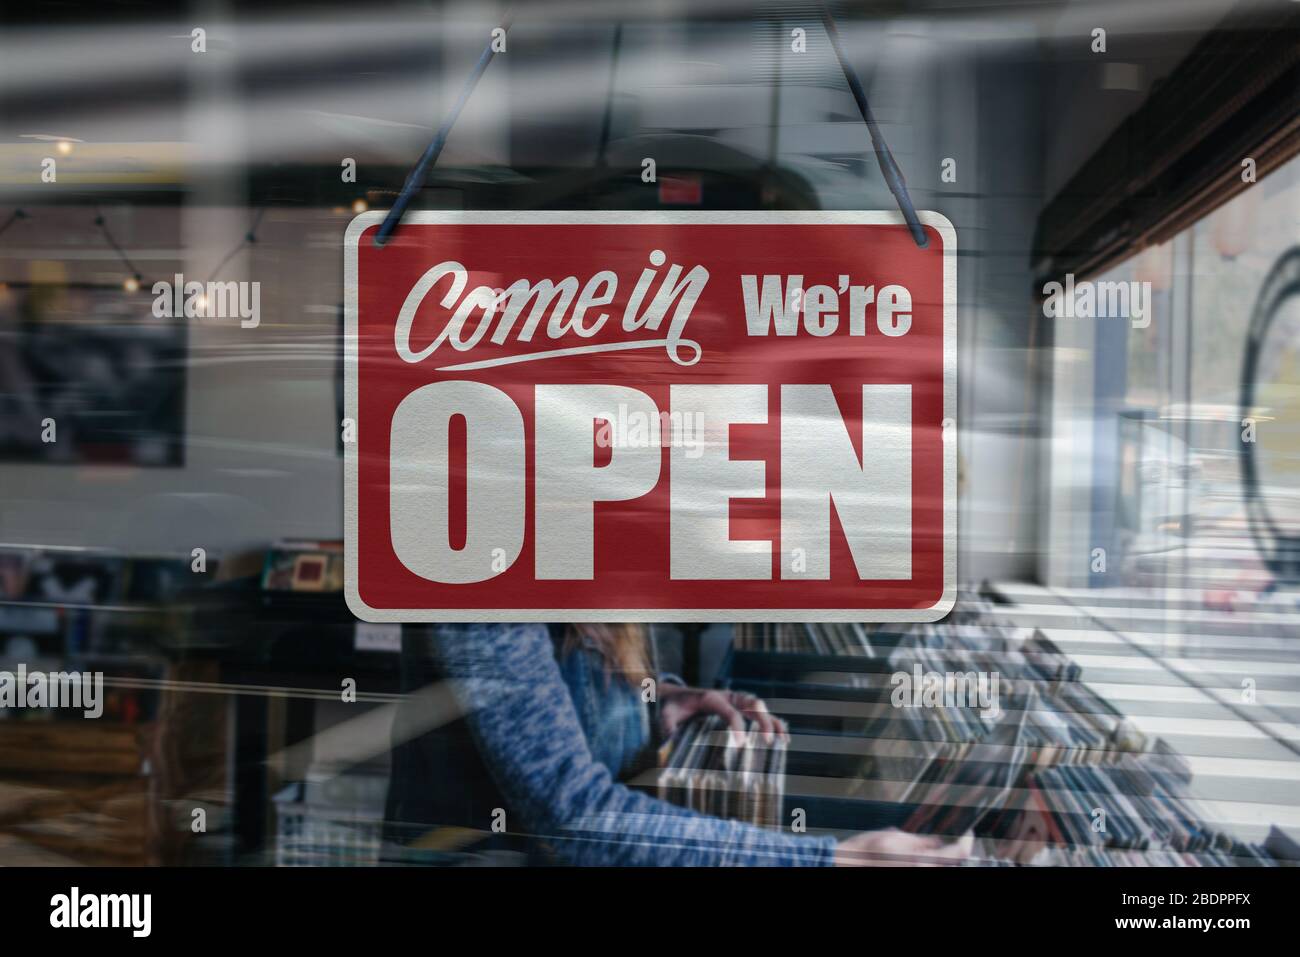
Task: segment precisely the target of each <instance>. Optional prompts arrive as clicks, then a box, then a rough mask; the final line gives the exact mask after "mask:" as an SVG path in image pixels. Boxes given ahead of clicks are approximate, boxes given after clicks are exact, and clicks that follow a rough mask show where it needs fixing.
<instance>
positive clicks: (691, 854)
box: [386, 624, 966, 866]
mask: <svg viewBox="0 0 1300 957" xmlns="http://www.w3.org/2000/svg"><path fill="white" fill-rule="evenodd" d="M644 649H645V637H644V632H643V629H641V628H640V627H638V626H599V625H596V626H576V627H575V629H574V630H572V631H568V630H566V629H563V628H559V627H552V628H550V629H548V628H547V626H545V625H525V624H521V625H486V624H485V625H443V626H433V628H432V631H431V632H430V633H428V634H423V635H419V636H414V635H413V636H410V639H408V640H405V641H404V642H403V659H404V662H403V663H404V668H403V672H404V677H405V678H406V682H405V683H406V685H407V690H414V689H415V687H419V686H427V685H429V684H430V682H431V681H436V680H438V679H440V678H441V679H446V680H448V681H449V682H450V688H451V691H452V694H453V695H454V698H455V702H456V705H457V707H458V710H459V712H460V714H461V715H462V716H463V717H462V719H461V720H459V721H456V722H453V723H451V724H449V725H445V726H443V727H439V728H437V729H435V730H434V731H429V732H424V733H421V728H420V727H419V724H420V722H419V719H418V718H414V717H412V716H411V715H410V714H403V713H401V712H399V715H398V718H397V720H396V721H395V723H394V737H395V742H396V743H395V746H394V749H393V783H392V785H391V787H390V793H389V802H388V814H387V819H388V820H387V827H386V831H387V835H388V837H389V839H390V841H395V842H400V843H406V842H408V841H410V840H411V839H412V838H415V837H417V836H418V835H419V834H422V833H423V832H425V831H427V830H428V828H429V827H430V826H432V825H459V826H462V827H467V828H473V829H475V830H476V831H479V832H490V831H491V830H492V824H493V823H494V822H497V821H500V819H501V815H502V813H503V812H504V815H505V825H506V826H505V828H504V830H505V831H506V832H509V833H511V834H516V835H518V834H524V835H527V836H528V838H529V840H528V841H527V844H526V846H527V847H528V848H529V849H530V850H533V851H535V850H536V849H537V848H538V847H540V848H544V849H545V852H546V853H547V855H548V856H549V857H551V858H553V859H558V860H559V861H561V862H564V863H570V864H598V865H617V864H622V865H711V866H717V865H812V866H820V865H831V864H847V863H899V862H902V863H943V862H947V861H951V860H953V859H956V858H958V857H961V856H964V854H965V853H966V847H965V846H964V845H962V844H954V845H947V846H944V845H943V844H942V843H941V842H940V841H939V840H938V839H935V838H928V837H919V836H915V835H909V834H903V833H901V832H898V831H876V832H868V833H864V834H860V835H857V836H855V837H852V838H849V839H848V840H846V841H842V842H839V843H837V842H836V841H835V839H834V838H832V837H829V836H821V837H813V836H808V835H803V834H794V833H788V832H785V831H777V830H769V829H766V828H761V827H755V826H753V825H749V824H743V823H740V822H738V821H729V820H723V819H721V818H715V817H709V816H707V815H703V814H699V813H697V812H695V811H690V810H687V809H685V808H681V807H677V806H675V805H672V804H668V803H666V802H664V801H660V800H657V799H655V798H653V797H650V796H649V795H647V794H645V793H642V792H640V791H636V790H633V789H631V788H628V787H627V786H626V785H624V784H621V783H619V782H620V780H621V779H625V778H627V777H628V776H630V775H632V774H634V773H635V772H636V771H638V770H641V769H642V768H644V767H648V766H651V765H652V764H653V750H654V746H655V744H656V741H657V740H658V738H659V735H658V734H656V731H658V732H659V734H663V735H666V734H670V733H671V732H672V730H673V729H674V728H675V727H676V726H677V725H678V724H679V723H680V722H681V721H683V720H685V719H686V718H687V717H690V716H691V715H694V714H702V713H716V714H721V715H722V716H723V717H724V718H726V719H727V720H728V721H729V722H730V723H731V725H732V727H734V728H737V729H738V730H743V729H744V726H745V725H744V718H745V717H748V718H750V719H751V720H753V721H755V722H756V723H757V724H758V727H759V730H760V733H763V734H766V735H774V734H784V733H785V729H784V726H783V725H781V724H780V722H778V721H777V720H776V719H774V718H773V717H772V716H771V715H770V714H768V712H767V709H766V708H765V707H763V705H762V702H761V701H759V700H758V699H757V698H754V697H752V696H748V695H737V694H735V693H731V692H723V691H701V690H697V689H690V688H685V687H682V686H680V685H679V684H674V683H672V682H671V681H663V680H661V681H660V682H658V685H657V689H656V692H657V694H656V696H657V698H658V700H659V707H658V708H657V709H656V713H655V717H657V719H658V724H659V728H657V729H656V728H652V726H651V721H652V713H651V711H650V709H649V708H648V707H647V705H646V704H645V702H644V701H643V698H642V693H641V692H642V685H641V679H642V677H643V676H645V675H646V668H645V666H644V662H645V650H644ZM742 711H743V712H744V713H743V715H742ZM487 843H488V844H489V845H495V846H498V847H500V846H515V847H518V846H520V845H519V843H518V841H517V840H513V841H512V840H510V839H506V838H497V839H490V840H489V841H488V842H487Z"/></svg>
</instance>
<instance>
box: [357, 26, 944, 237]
mask: <svg viewBox="0 0 1300 957" xmlns="http://www.w3.org/2000/svg"><path fill="white" fill-rule="evenodd" d="M819 6H820V8H821V17H822V24H823V26H824V27H825V28H826V35H827V36H828V37H829V38H830V41H831V48H832V49H833V50H834V51H835V58H836V59H837V60H838V61H839V64H840V69H841V70H843V71H844V79H845V80H847V81H848V84H849V89H850V90H851V91H852V93H853V99H854V102H856V103H857V104H858V112H859V113H861V114H862V120H863V122H864V123H866V124H867V132H868V133H869V134H870V135H871V146H872V148H873V149H874V150H875V152H876V162H877V163H879V164H880V172H881V175H883V176H884V178H885V183H886V185H887V186H888V187H889V191H890V192H891V193H893V194H894V200H895V201H896V202H897V203H898V208H899V210H900V211H901V212H902V214H903V219H904V220H906V222H907V228H908V230H909V231H910V232H911V234H912V239H913V240H915V242H916V245H917V246H919V247H920V248H922V249H924V248H926V247H927V246H928V245H929V244H930V240H929V238H928V237H927V236H926V234H925V228H924V227H923V226H922V225H921V220H920V218H919V217H918V216H917V215H916V207H915V206H913V205H912V197H911V195H910V194H909V193H908V192H907V183H906V181H905V180H904V179H903V173H902V170H900V169H899V168H898V163H897V162H895V160H894V154H892V153H891V152H890V151H889V146H888V144H886V143H885V138H884V136H883V134H881V132H880V127H878V126H877V125H876V118H875V116H874V115H873V114H872V112H871V105H870V103H868V102H867V94H866V92H865V91H864V90H863V89H862V80H861V79H860V78H859V77H858V74H857V71H856V70H854V69H853V65H852V64H851V63H849V61H848V58H847V57H846V56H845V55H844V49H843V47H842V46H841V45H840V33H839V29H838V28H837V27H836V25H835V18H834V17H833V16H832V15H831V11H830V8H829V7H828V6H827V5H826V4H825V3H824V2H823V3H820V4H819ZM513 19H514V17H513V15H512V14H511V13H509V12H507V13H506V15H505V16H504V17H503V18H502V21H501V29H502V30H503V31H509V29H510V24H511V22H512V21H513ZM614 38H615V40H614V42H615V46H614V63H615V64H616V63H617V58H618V46H619V42H620V40H621V38H622V30H621V28H619V29H617V30H616V32H615V34H614ZM494 56H496V51H494V50H493V49H492V41H491V40H489V41H488V44H487V46H485V47H484V48H483V52H482V53H481V54H480V55H479V58H478V62H477V63H475V64H474V69H473V70H471V71H470V74H469V76H468V77H466V78H465V84H464V86H463V87H462V88H461V91H460V96H459V97H458V98H457V99H456V102H455V104H454V105H453V106H452V108H451V111H450V112H449V113H448V114H447V116H446V117H445V118H444V119H443V121H442V125H441V126H440V127H438V132H437V133H436V134H435V135H434V137H433V141H432V142H431V143H430V144H429V145H428V147H427V148H426V149H425V151H424V155H422V156H421V157H420V159H419V162H417V163H416V164H415V168H414V169H412V170H411V173H410V175H409V176H407V177H406V183H405V184H404V185H403V186H402V191H401V192H400V193H399V194H398V196H397V200H396V202H394V203H393V208H392V209H390V210H389V211H388V215H387V216H385V217H384V221H383V223H382V224H381V225H380V227H379V232H377V233H376V234H375V245H376V246H383V245H384V244H385V243H387V242H388V240H389V239H390V238H392V235H393V232H394V231H395V230H396V229H397V227H398V225H399V224H400V223H401V221H402V216H403V215H405V213H406V207H408V206H409V205H411V200H412V199H414V198H415V194H416V193H417V192H419V190H420V187H422V186H423V185H424V182H425V180H426V179H427V178H428V175H429V170H430V169H432V168H433V164H434V163H436V162H437V161H438V156H439V155H440V154H441V153H442V148H443V147H444V146H445V145H446V144H447V137H449V136H450V135H451V128H452V127H453V126H454V125H455V124H456V120H458V119H459V118H460V114H461V111H462V110H464V109H465V104H466V103H468V102H469V98H470V95H471V94H472V93H473V92H474V87H475V86H477V85H478V81H479V79H480V78H481V77H482V76H483V72H484V71H485V70H486V69H487V66H488V64H489V63H491V62H492V58H493V57H494ZM612 68H613V67H611V69H612ZM611 93H612V88H611ZM611 109H612V104H611V103H608V102H607V103H606V108H605V115H604V117H603V119H602V124H601V149H600V154H601V157H602V158H603V155H604V149H605V144H606V140H607V138H608V136H609V127H610V111H611Z"/></svg>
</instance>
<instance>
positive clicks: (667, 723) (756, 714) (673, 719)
mask: <svg viewBox="0 0 1300 957" xmlns="http://www.w3.org/2000/svg"><path fill="white" fill-rule="evenodd" d="M697 714H716V715H718V716H719V717H721V718H722V719H723V720H725V721H726V722H727V724H728V725H730V727H731V729H732V731H733V732H734V733H735V735H737V736H738V737H741V736H743V735H744V733H745V719H746V718H748V719H749V720H750V721H753V722H755V723H756V724H757V725H758V730H759V732H760V733H761V734H762V736H763V740H764V741H765V742H766V743H768V744H771V743H772V742H774V741H775V740H776V739H777V738H778V737H780V738H788V737H789V730H788V729H787V728H786V724H785V722H784V721H782V720H781V719H780V718H778V717H776V716H775V715H774V714H772V712H770V711H768V710H767V705H765V704H763V699H762V698H759V697H758V696H757V695H752V694H746V693H745V692H743V691H720V690H712V691H706V690H704V689H703V688H683V687H682V686H681V685H671V684H660V685H659V725H660V728H661V730H662V731H663V733H664V736H665V737H666V736H668V735H671V734H672V733H673V732H674V731H676V730H677V728H678V727H679V726H680V725H681V723H682V722H683V721H685V720H687V719H688V718H693V717H694V716H695V715H697Z"/></svg>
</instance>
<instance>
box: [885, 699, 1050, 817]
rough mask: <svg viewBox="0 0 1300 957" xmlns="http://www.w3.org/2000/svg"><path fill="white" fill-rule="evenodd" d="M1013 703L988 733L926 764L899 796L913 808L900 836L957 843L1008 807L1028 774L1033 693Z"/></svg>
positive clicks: (950, 749) (955, 746)
mask: <svg viewBox="0 0 1300 957" xmlns="http://www.w3.org/2000/svg"><path fill="white" fill-rule="evenodd" d="M1017 697H1018V700H1014V701H1009V702H1008V708H1007V711H1006V712H1005V717H1004V718H1003V719H1002V720H1001V721H1000V722H999V723H998V725H997V727H996V728H994V730H993V731H992V732H990V733H989V734H987V735H985V736H984V737H983V738H982V739H981V740H978V741H973V742H971V743H968V744H960V745H949V746H947V747H946V748H944V749H943V751H942V752H941V753H940V754H939V755H937V756H936V757H935V758H934V759H933V760H931V761H930V763H929V764H928V765H927V766H926V767H925V768H924V770H923V771H922V772H921V774H920V775H919V776H918V777H917V778H916V780H915V781H913V782H912V785H911V786H910V787H909V788H908V789H907V791H906V792H905V793H904V794H903V796H902V800H903V801H904V802H905V803H909V804H915V805H916V810H915V811H913V813H912V815H911V816H910V817H909V818H908V820H907V823H905V824H904V825H903V830H905V831H911V832H913V833H917V834H943V835H946V836H949V837H953V838H957V837H961V836H962V835H963V834H965V833H967V832H968V831H975V830H976V828H978V827H979V826H980V825H981V824H982V823H983V822H984V821H985V820H986V819H988V818H990V817H991V816H994V815H995V814H996V813H997V812H1001V811H1002V810H1003V809H1004V808H1005V807H1006V806H1007V803H1008V799H1009V798H1010V796H1011V794H1012V790H1013V789H1014V788H1015V787H1017V785H1018V783H1019V782H1020V781H1021V780H1022V778H1023V777H1024V775H1025V773H1026V771H1027V770H1028V769H1029V764H1028V759H1029V748H1028V746H1027V745H1026V743H1025V737H1026V735H1025V729H1026V726H1027V724H1028V720H1027V715H1029V714H1030V712H1031V711H1032V710H1033V707H1034V705H1035V702H1036V694H1035V692H1034V691H1033V689H1032V688H1030V689H1028V690H1027V691H1026V692H1025V693H1024V695H1023V696H1017Z"/></svg>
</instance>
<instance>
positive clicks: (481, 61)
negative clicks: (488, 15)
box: [375, 11, 514, 246]
mask: <svg viewBox="0 0 1300 957" xmlns="http://www.w3.org/2000/svg"><path fill="white" fill-rule="evenodd" d="M513 20H514V15H513V14H512V13H510V12H509V11H507V12H506V15H505V16H504V17H502V19H501V23H500V28H501V30H503V31H506V32H509V30H510V24H511V22H512V21H513ZM492 43H493V41H492V40H488V44H487V46H485V47H484V48H483V52H482V53H481V54H479V58H478V62H477V63H475V64H474V69H473V70H471V71H470V74H469V76H468V77H466V78H465V85H464V86H463V87H461V91H460V96H459V97H457V99H456V102H455V104H454V105H453V106H452V108H451V112H449V113H448V114H447V116H446V117H445V118H444V119H443V121H442V126H440V127H438V132H437V133H436V134H435V135H434V137H433V142H431V143H430V144H429V146H428V148H426V149H425V151H424V155H423V156H421V157H420V161H419V162H418V163H416V164H415V168H414V169H413V170H411V175H410V176H408V177H406V183H405V184H404V185H403V186H402V191H401V192H400V193H399V194H398V196H397V201H396V202H394V203H393V208H392V209H390V210H389V211H388V215H387V216H385V217H384V222H383V224H382V225H380V227H379V232H377V233H376V234H375V245H376V246H382V245H384V243H386V242H388V240H389V239H390V238H391V237H392V235H393V231H394V230H395V229H397V225H398V223H400V222H401V221H402V216H403V215H404V214H405V213H406V207H407V206H409V205H411V200H412V199H414V198H415V194H416V193H417V192H419V190H420V187H421V186H423V185H424V181H425V179H426V178H427V177H428V175H429V170H430V169H432V168H433V164H434V163H436V162H438V155H439V154H440V153H442V148H443V147H444V146H446V145H447V137H449V136H450V135H451V128H452V127H453V126H455V125H456V120H458V119H459V118H460V113H461V110H463V109H465V104H466V103H468V102H469V98H470V94H471V93H473V92H474V87H476V86H478V81H479V79H480V78H481V77H482V76H483V71H484V70H486V69H487V66H488V64H489V63H491V62H492V58H493V57H494V56H496V51H495V50H493V49H492Z"/></svg>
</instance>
